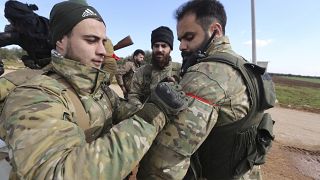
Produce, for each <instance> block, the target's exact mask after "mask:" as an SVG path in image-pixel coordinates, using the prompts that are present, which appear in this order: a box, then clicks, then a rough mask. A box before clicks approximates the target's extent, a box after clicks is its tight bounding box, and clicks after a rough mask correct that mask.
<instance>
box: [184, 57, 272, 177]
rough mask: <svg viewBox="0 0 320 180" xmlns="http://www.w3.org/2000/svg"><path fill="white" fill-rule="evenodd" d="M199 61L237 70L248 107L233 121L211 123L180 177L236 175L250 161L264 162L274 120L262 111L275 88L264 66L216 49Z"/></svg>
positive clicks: (270, 105)
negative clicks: (243, 113)
mask: <svg viewBox="0 0 320 180" xmlns="http://www.w3.org/2000/svg"><path fill="white" fill-rule="evenodd" d="M201 62H220V63H225V64H228V65H230V66H232V67H233V68H234V69H236V70H237V71H239V72H240V74H241V75H242V77H243V80H244V82H245V84H246V87H247V92H248V96H249V99H250V102H251V107H250V110H249V112H248V114H247V115H246V116H245V117H244V118H242V119H241V120H239V121H236V122H234V123H231V124H228V125H223V126H219V127H214V128H213V130H212V131H211V132H210V134H209V135H208V137H207V139H206V140H205V141H204V143H203V144H202V145H201V146H200V147H199V149H198V150H197V151H196V152H195V153H194V154H193V155H192V157H191V168H189V170H188V173H187V175H186V176H185V178H184V179H200V178H205V179H238V178H240V177H241V176H242V175H243V174H245V173H246V172H247V171H248V170H250V169H252V167H253V165H260V164H263V163H265V157H266V153H267V152H268V150H269V149H270V147H271V143H272V140H273V139H274V135H273V124H274V121H273V120H272V119H271V116H270V114H268V113H264V110H266V109H269V108H271V107H273V106H274V104H275V99H276V97H275V90H274V86H273V82H272V80H271V77H270V76H269V75H268V74H267V73H266V72H265V68H262V67H260V66H257V65H255V64H252V63H248V62H247V61H246V60H245V59H243V58H238V57H235V56H233V55H231V54H228V53H217V54H215V55H213V56H209V57H207V58H204V59H201V60H200V61H199V63H201Z"/></svg>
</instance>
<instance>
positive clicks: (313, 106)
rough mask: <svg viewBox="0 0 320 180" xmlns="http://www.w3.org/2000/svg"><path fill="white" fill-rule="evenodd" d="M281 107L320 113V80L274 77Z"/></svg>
mask: <svg viewBox="0 0 320 180" xmlns="http://www.w3.org/2000/svg"><path fill="white" fill-rule="evenodd" d="M272 79H273V81H274V83H275V86H276V93H277V99H278V101H279V104H280V106H283V107H289V108H294V109H300V110H306V111H310V112H316V113H320V78H308V77H295V76H290V77H288V76H281V75H273V76H272Z"/></svg>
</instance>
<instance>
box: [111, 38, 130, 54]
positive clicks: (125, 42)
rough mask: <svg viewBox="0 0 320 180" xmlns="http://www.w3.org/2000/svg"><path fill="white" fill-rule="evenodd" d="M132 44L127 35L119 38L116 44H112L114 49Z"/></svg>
mask: <svg viewBox="0 0 320 180" xmlns="http://www.w3.org/2000/svg"><path fill="white" fill-rule="evenodd" d="M132 44H133V41H132V39H131V37H130V36H127V37H125V38H123V39H121V40H120V41H119V42H118V43H117V44H116V45H114V46H113V49H114V51H116V50H118V49H122V48H125V47H127V46H130V45H132Z"/></svg>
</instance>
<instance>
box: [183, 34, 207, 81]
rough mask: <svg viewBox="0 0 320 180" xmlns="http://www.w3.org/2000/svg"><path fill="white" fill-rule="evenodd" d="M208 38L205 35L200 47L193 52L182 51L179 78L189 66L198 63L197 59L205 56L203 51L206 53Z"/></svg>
mask: <svg viewBox="0 0 320 180" xmlns="http://www.w3.org/2000/svg"><path fill="white" fill-rule="evenodd" d="M209 39H210V37H209V36H208V35H207V34H206V35H205V37H204V40H203V41H202V43H201V44H200V46H199V47H198V48H197V49H196V50H194V51H182V52H181V56H182V66H181V71H180V76H183V75H184V74H185V73H186V72H187V69H188V68H189V67H190V66H193V65H195V64H197V63H198V59H202V58H204V57H206V54H205V52H204V51H206V49H207V47H205V46H206V44H207V43H208V41H209Z"/></svg>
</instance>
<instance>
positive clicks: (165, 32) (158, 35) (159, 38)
mask: <svg viewBox="0 0 320 180" xmlns="http://www.w3.org/2000/svg"><path fill="white" fill-rule="evenodd" d="M156 42H165V43H167V44H168V45H169V46H170V48H171V50H172V49H173V32H172V31H171V29H170V28H168V27H166V26H160V27H158V28H157V29H155V30H153V31H152V33H151V48H152V46H153V44H154V43H156Z"/></svg>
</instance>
